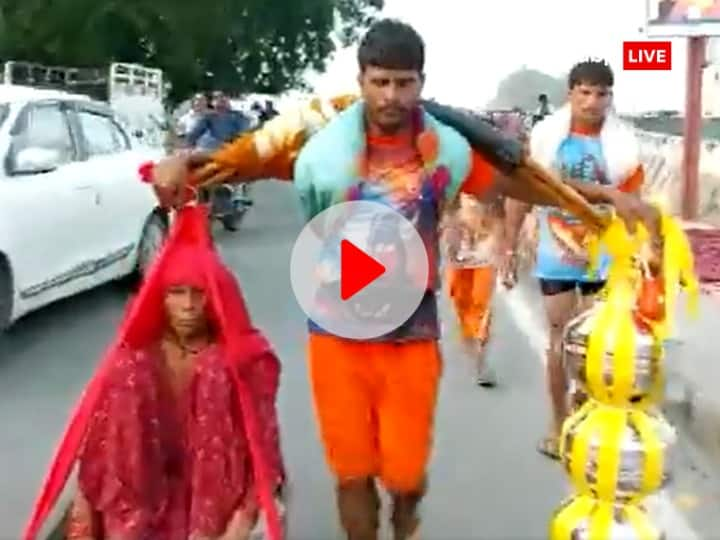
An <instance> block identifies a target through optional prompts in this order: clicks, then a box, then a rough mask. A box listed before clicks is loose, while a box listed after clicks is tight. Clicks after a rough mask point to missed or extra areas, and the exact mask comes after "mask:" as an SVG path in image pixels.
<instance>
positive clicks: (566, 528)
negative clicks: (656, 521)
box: [549, 495, 662, 540]
mask: <svg viewBox="0 0 720 540" xmlns="http://www.w3.org/2000/svg"><path fill="white" fill-rule="evenodd" d="M615 513H617V514H619V515H620V516H622V517H623V518H624V520H625V521H626V522H627V523H628V524H629V525H630V527H632V529H633V530H634V532H635V534H636V535H637V538H638V539H639V540H660V538H662V534H661V533H660V531H659V530H658V529H657V528H656V527H655V526H654V525H652V523H651V522H650V518H649V517H648V515H647V514H646V513H645V512H644V511H643V510H642V509H641V508H640V507H638V506H635V505H632V504H623V505H613V504H611V503H607V502H601V501H598V500H595V499H593V498H592V497H589V496H586V495H578V496H575V497H572V498H570V499H568V500H566V501H565V502H564V503H563V504H562V505H561V506H560V508H559V509H558V510H557V511H556V512H555V514H554V516H553V519H552V520H551V522H550V534H549V539H550V540H574V539H575V538H576V536H575V535H574V534H573V533H574V532H575V531H576V530H577V529H578V528H579V527H580V526H582V525H583V524H584V523H585V524H586V527H587V531H588V536H589V539H590V540H607V539H608V538H611V536H610V535H611V534H612V530H611V527H612V523H613V516H614V514H615Z"/></svg>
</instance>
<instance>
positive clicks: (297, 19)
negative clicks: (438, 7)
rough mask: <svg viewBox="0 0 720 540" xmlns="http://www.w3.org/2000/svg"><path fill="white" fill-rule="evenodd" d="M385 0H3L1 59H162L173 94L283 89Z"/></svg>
mask: <svg viewBox="0 0 720 540" xmlns="http://www.w3.org/2000/svg"><path fill="white" fill-rule="evenodd" d="M382 4H383V0H301V1H291V0H200V1H191V0H2V2H0V58H1V59H3V60H24V61H32V62H39V63H44V64H49V65H65V66H78V67H98V66H104V65H106V64H108V63H110V62H113V61H119V62H137V63H142V64H145V65H148V66H152V67H159V68H161V69H163V70H164V71H165V73H166V77H167V78H168V80H170V81H171V82H172V93H171V98H172V99H173V100H178V99H183V98H184V97H186V96H187V95H188V93H190V92H193V91H196V90H200V89H207V88H209V87H211V88H221V89H223V90H226V91H229V92H232V93H243V92H268V93H274V92H281V91H283V90H286V89H289V88H297V87H301V86H302V84H303V83H302V76H303V74H304V73H305V71H306V69H308V68H311V69H315V70H322V69H323V68H324V66H325V63H326V61H327V60H328V58H329V57H330V55H331V54H332V52H333V51H334V50H335V48H336V46H338V45H345V44H347V43H348V42H350V41H352V40H354V39H356V38H357V35H358V33H359V32H361V31H363V30H364V29H365V28H366V27H367V25H368V24H369V22H371V20H372V18H373V17H374V16H375V15H376V14H377V12H378V10H379V9H380V8H382Z"/></svg>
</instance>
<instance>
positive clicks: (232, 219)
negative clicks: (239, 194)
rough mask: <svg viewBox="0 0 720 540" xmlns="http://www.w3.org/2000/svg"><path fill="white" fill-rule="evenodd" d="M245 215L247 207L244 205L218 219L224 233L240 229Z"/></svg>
mask: <svg viewBox="0 0 720 540" xmlns="http://www.w3.org/2000/svg"><path fill="white" fill-rule="evenodd" d="M246 213H247V207H246V206H244V205H241V206H239V208H237V209H236V210H235V211H234V212H233V213H232V214H225V215H224V216H222V217H221V218H220V223H222V226H223V228H224V229H225V230H226V231H237V230H238V229H239V228H240V224H241V223H242V220H243V218H244V217H245V214H246Z"/></svg>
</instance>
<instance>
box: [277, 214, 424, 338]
mask: <svg viewBox="0 0 720 540" xmlns="http://www.w3.org/2000/svg"><path fill="white" fill-rule="evenodd" d="M429 274H430V272H429V264H428V255H427V251H426V249H425V243H424V242H423V240H422V238H421V237H420V235H419V234H418V232H417V229H416V228H415V226H414V225H413V224H412V223H411V222H410V221H408V220H407V219H406V218H405V217H403V216H402V215H401V214H399V213H398V212H396V211H395V210H393V209H392V208H390V207H388V206H386V205H384V204H380V203H374V202H367V201H355V202H348V203H341V204H336V205H334V206H332V207H330V208H329V209H327V210H325V211H323V212H321V213H320V214H318V215H317V216H315V217H314V218H313V219H312V220H311V221H310V222H309V223H308V224H307V225H306V226H305V227H304V228H303V230H302V231H301V233H300V235H299V236H298V238H297V240H296V242H295V245H294V246H293V251H292V257H291V262H290V281H291V284H292V287H293V292H294V293H295V297H296V298H297V301H298V303H299V304H300V307H301V308H302V309H303V311H304V312H305V314H306V315H307V316H308V318H309V319H310V325H311V327H315V328H319V329H322V330H324V331H325V332H328V333H330V334H333V335H336V336H339V337H344V338H347V339H357V340H367V339H374V338H378V337H381V336H384V335H386V334H389V333H391V332H393V331H394V330H396V329H398V328H400V327H401V326H402V325H403V324H404V323H405V322H406V321H407V320H408V319H409V318H410V317H411V316H412V315H413V314H414V313H415V312H416V310H417V309H418V306H419V305H420V303H421V301H422V299H423V297H424V296H425V295H426V294H427V291H428V289H429V288H431V287H430V284H429Z"/></svg>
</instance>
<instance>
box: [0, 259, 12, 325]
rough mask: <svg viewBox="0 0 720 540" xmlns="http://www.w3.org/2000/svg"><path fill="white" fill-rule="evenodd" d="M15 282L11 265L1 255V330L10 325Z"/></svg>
mask: <svg viewBox="0 0 720 540" xmlns="http://www.w3.org/2000/svg"><path fill="white" fill-rule="evenodd" d="M13 296H14V295H13V282H12V273H11V272H10V265H9V264H8V263H7V261H5V260H4V259H3V258H2V257H0V332H3V331H5V330H7V329H8V328H9V327H10V318H11V317H12V312H13Z"/></svg>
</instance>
